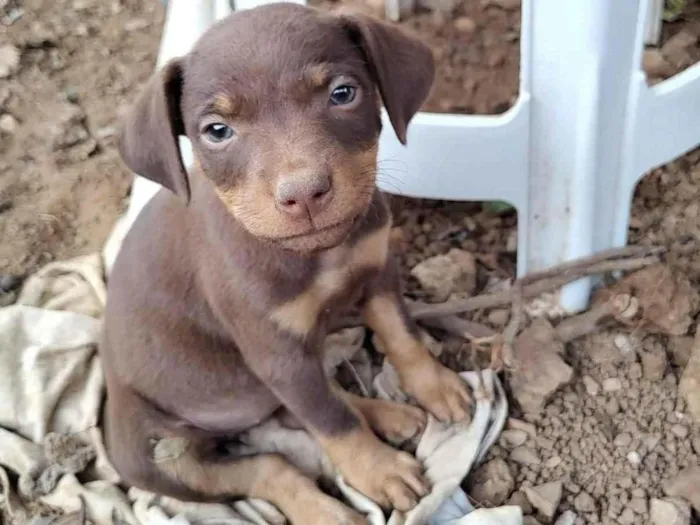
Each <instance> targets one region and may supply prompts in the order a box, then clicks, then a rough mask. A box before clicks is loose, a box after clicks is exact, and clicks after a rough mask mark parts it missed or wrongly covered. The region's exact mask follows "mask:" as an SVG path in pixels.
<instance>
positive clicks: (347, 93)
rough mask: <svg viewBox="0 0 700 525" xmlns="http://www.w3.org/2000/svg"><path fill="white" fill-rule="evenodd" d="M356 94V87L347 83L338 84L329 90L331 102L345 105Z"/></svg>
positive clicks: (353, 98)
mask: <svg viewBox="0 0 700 525" xmlns="http://www.w3.org/2000/svg"><path fill="white" fill-rule="evenodd" d="M356 96H357V88H356V87H354V86H349V85H342V86H338V87H337V88H335V89H334V90H333V91H332V92H331V104H332V105H334V106H345V105H347V104H350V103H351V102H352V101H353V100H355V97H356Z"/></svg>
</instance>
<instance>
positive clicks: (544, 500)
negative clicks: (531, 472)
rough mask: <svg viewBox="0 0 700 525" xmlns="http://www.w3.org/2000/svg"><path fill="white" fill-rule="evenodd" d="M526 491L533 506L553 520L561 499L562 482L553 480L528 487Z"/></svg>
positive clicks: (549, 519) (548, 519)
mask: <svg viewBox="0 0 700 525" xmlns="http://www.w3.org/2000/svg"><path fill="white" fill-rule="evenodd" d="M524 492H525V495H526V496H527V499H529V500H530V503H531V504H532V506H533V507H534V508H535V509H537V510H538V511H539V512H540V513H541V514H542V515H543V516H544V517H545V518H547V521H551V520H552V518H553V517H554V513H555V512H556V511H557V507H559V502H560V501H561V495H562V482H561V481H552V482H550V483H545V484H544V485H538V486H536V487H526V488H525V489H524Z"/></svg>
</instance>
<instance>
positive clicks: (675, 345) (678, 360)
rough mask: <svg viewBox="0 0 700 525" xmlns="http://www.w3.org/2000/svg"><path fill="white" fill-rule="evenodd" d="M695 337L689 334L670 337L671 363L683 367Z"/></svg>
mask: <svg viewBox="0 0 700 525" xmlns="http://www.w3.org/2000/svg"><path fill="white" fill-rule="evenodd" d="M694 342H695V338H694V337H691V336H683V337H672V338H670V339H669V343H670V344H669V346H670V350H671V355H672V357H673V364H674V365H676V366H680V367H685V365H687V364H688V361H690V354H691V353H692V351H693V344H694Z"/></svg>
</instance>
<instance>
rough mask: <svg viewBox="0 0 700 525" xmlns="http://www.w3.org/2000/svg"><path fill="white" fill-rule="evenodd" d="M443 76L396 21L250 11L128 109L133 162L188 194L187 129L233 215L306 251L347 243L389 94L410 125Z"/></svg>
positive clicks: (366, 193) (402, 130) (296, 10)
mask: <svg viewBox="0 0 700 525" xmlns="http://www.w3.org/2000/svg"><path fill="white" fill-rule="evenodd" d="M433 77H434V65H433V59H432V55H431V53H430V50H429V49H428V48H427V47H426V46H425V45H424V44H422V43H421V42H419V41H418V40H416V39H415V38H413V37H409V36H408V35H406V34H404V33H403V32H401V31H400V30H398V29H397V28H396V27H394V26H391V25H389V24H385V23H382V22H379V21H376V20H373V19H370V18H367V17H364V16H348V15H346V16H336V15H331V14H325V13H322V12H320V11H317V10H315V9H312V8H308V7H303V6H299V5H296V4H291V3H284V4H270V5H266V6H262V7H258V8H255V9H250V10H247V11H241V12H237V13H235V14H233V15H231V16H230V17H228V18H227V19H225V20H223V21H221V22H220V23H218V24H217V25H215V26H214V27H212V28H211V29H210V30H209V31H208V32H207V33H205V34H204V36H203V37H202V38H201V39H200V41H199V42H198V43H197V44H196V46H195V47H194V49H193V50H192V52H191V53H190V54H189V55H187V56H185V57H182V58H179V59H176V60H173V61H171V62H170V63H169V64H168V65H166V66H165V67H164V68H163V69H162V70H161V71H160V72H159V73H158V74H157V75H156V76H154V78H153V79H152V80H151V81H150V83H149V85H148V86H147V87H146V89H145V91H144V93H143V94H142V95H141V97H140V98H139V100H138V101H137V103H136V104H135V106H134V108H133V109H132V111H131V113H130V114H129V116H128V117H127V120H126V123H125V127H124V132H123V135H122V140H121V153H122V157H123V158H124V160H125V162H126V164H127V165H128V166H129V168H130V169H132V170H133V171H135V172H136V173H138V174H140V175H142V176H144V177H147V178H150V179H152V180H154V181H156V182H158V183H160V184H162V185H163V186H165V187H166V188H168V189H170V190H172V191H173V192H175V193H177V194H179V195H180V196H182V198H183V199H184V200H185V201H189V198H190V185H189V180H188V176H187V174H186V172H185V169H184V167H183V165H182V162H181V160H180V152H179V150H178V141H177V137H178V135H187V136H188V137H189V138H190V140H191V141H192V144H193V147H194V152H195V157H196V159H197V162H198V164H199V166H200V167H201V171H202V173H203V174H204V176H205V177H206V178H207V179H208V181H209V182H210V183H211V184H212V186H213V190H214V191H215V192H216V194H217V195H218V196H219V198H220V199H221V201H222V202H223V204H224V205H225V206H226V208H227V209H228V211H229V212H230V213H231V215H232V216H233V217H234V218H235V219H236V220H238V221H239V222H240V223H241V224H242V225H243V227H244V228H245V229H246V230H247V231H249V232H250V233H251V234H253V235H255V236H256V237H258V238H261V239H265V240H267V241H270V242H272V243H275V244H277V245H279V246H281V247H284V248H287V249H292V250H295V251H299V252H314V251H318V250H322V249H325V248H329V247H332V246H335V245H337V244H338V243H340V242H342V240H343V239H344V238H345V237H346V236H347V234H348V233H349V232H350V231H351V230H352V227H353V224H354V223H355V221H356V220H357V219H358V218H359V217H361V216H362V215H363V214H364V213H365V211H366V210H367V207H368V206H369V204H370V202H371V198H372V194H373V192H374V188H375V176H376V155H377V140H378V137H379V132H380V128H381V120H380V107H381V104H382V103H383V104H384V106H385V107H386V109H387V112H388V114H389V117H390V120H391V123H392V125H393V128H394V130H395V132H396V134H397V136H398V138H399V139H400V140H401V142H403V143H405V141H406V128H407V126H408V123H409V121H410V120H411V118H412V117H413V115H414V114H415V113H416V112H417V111H418V109H419V108H420V106H421V105H422V104H423V102H424V100H425V98H426V97H427V95H428V92H429V90H430V87H431V85H432V82H433Z"/></svg>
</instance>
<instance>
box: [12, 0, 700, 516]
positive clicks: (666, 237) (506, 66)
mask: <svg viewBox="0 0 700 525" xmlns="http://www.w3.org/2000/svg"><path fill="white" fill-rule="evenodd" d="M353 1H355V0H353ZM349 5H350V2H349V0H348V1H345V2H344V3H343V4H337V3H324V4H323V7H324V8H329V9H339V8H340V9H347V8H348V6H349ZM441 5H442V7H443V8H445V6H447V7H448V8H449V9H448V11H449V12H443V11H439V10H437V11H430V10H428V9H424V10H422V11H421V12H418V13H416V14H414V15H413V16H412V17H410V19H409V20H407V21H405V22H404V24H405V25H407V26H409V27H410V28H411V29H412V30H415V31H416V32H417V33H418V34H420V35H421V36H422V37H423V38H425V39H426V41H427V42H428V43H429V44H430V45H431V47H432V48H433V51H434V53H435V56H436V57H437V59H438V74H437V79H436V84H435V87H434V89H433V91H432V93H431V96H430V98H429V100H428V102H427V104H426V106H425V109H427V110H432V111H438V112H461V113H480V114H495V113H501V112H503V111H505V110H506V109H507V108H508V107H510V106H511V105H512V103H513V102H514V99H515V97H516V95H517V83H518V67H519V57H518V53H519V26H520V11H519V2H518V1H517V0H482V1H466V0H465V1H457V0H455V1H454V2H448V1H447V0H445V1H444V2H442V4H441ZM352 7H353V8H357V9H362V10H364V11H368V12H372V13H377V12H378V11H377V8H376V7H375V6H372V5H368V4H358V3H355V4H353V6H352ZM162 22H163V7H162V5H161V3H160V2H159V1H157V0H109V1H99V0H0V239H1V242H0V294H2V289H1V288H2V287H3V286H5V287H10V286H11V285H14V284H16V283H17V282H18V281H17V279H15V278H14V277H22V276H25V275H27V274H29V273H31V272H33V271H35V270H36V269H38V268H39V267H40V266H41V265H43V264H45V263H47V262H49V261H51V260H54V259H64V258H68V257H72V256H75V255H80V254H86V253H90V252H93V251H95V250H98V249H99V248H100V247H101V246H102V244H103V243H104V241H105V239H106V237H107V235H108V233H109V232H110V230H111V228H112V226H113V224H114V221H115V220H116V218H117V217H118V215H119V214H120V213H121V212H122V211H123V210H124V209H125V205H126V202H127V199H128V191H129V187H130V182H131V176H130V174H129V173H128V171H127V170H126V169H125V167H124V166H123V165H122V164H121V162H120V160H119V158H118V155H117V153H116V150H115V147H114V133H115V129H116V126H117V122H118V118H119V115H120V112H121V111H122V110H123V108H124V106H125V104H128V103H129V102H130V101H131V100H133V96H134V94H135V93H136V92H137V90H138V89H139V88H140V86H141V85H143V83H144V82H145V81H146V79H147V78H148V76H149V75H150V74H151V72H152V69H153V66H154V63H155V58H156V54H157V49H158V43H159V37H160V32H161V28H162ZM699 37H700V5H694V6H693V7H691V8H690V9H689V11H688V12H687V13H686V14H685V16H684V17H682V18H681V19H680V20H679V21H677V22H674V23H672V24H666V25H665V27H664V30H663V41H662V46H661V47H660V49H659V50H650V51H649V52H648V53H647V55H646V56H645V68H646V69H647V71H648V73H649V76H650V81H651V82H657V81H659V80H661V79H663V78H667V77H668V76H671V75H672V74H674V73H675V72H677V71H680V70H682V69H684V68H686V67H687V66H689V65H691V64H693V63H695V62H696V61H697V60H698V59H700V47H699V46H698V38H699ZM699 192H700V151H695V152H692V153H690V154H688V155H686V156H684V157H683V158H681V159H678V160H677V161H675V162H673V163H671V164H670V165H668V166H665V167H663V168H660V169H657V170H655V171H654V172H653V173H651V174H649V175H648V176H647V177H646V178H645V179H644V180H643V181H642V183H641V184H640V186H639V187H638V189H637V192H636V195H635V198H634V203H633V211H632V214H633V215H632V219H631V225H630V240H631V242H652V243H662V244H666V243H672V242H679V241H683V240H688V239H692V240H696V241H700V201H699V200H698V194H699ZM394 201H395V209H396V215H397V217H396V222H397V224H398V226H399V228H400V230H397V235H399V234H400V237H401V241H400V245H401V246H402V250H401V258H402V261H403V263H404V269H405V277H406V282H407V292H408V295H409V296H410V297H413V298H417V299H424V300H429V301H436V300H439V299H440V298H438V297H436V292H435V290H429V289H426V287H425V286H424V285H422V284H421V282H420V281H419V279H417V278H416V276H415V275H413V274H415V272H413V274H412V271H411V270H412V269H414V268H415V267H416V265H418V264H420V263H422V262H424V261H426V260H428V259H430V258H432V257H435V256H437V255H440V254H445V253H446V252H448V251H449V250H451V249H453V248H458V249H461V250H464V251H465V252H468V253H470V254H472V255H473V256H474V261H475V263H476V265H475V268H476V270H475V272H474V276H473V277H474V280H473V283H472V285H471V287H472V290H471V291H473V290H474V289H477V290H482V289H483V288H484V287H485V286H492V285H494V283H497V282H498V281H499V280H503V279H506V278H508V277H512V276H513V275H514V270H515V247H516V237H515V227H516V221H517V218H516V217H515V214H514V213H511V212H506V213H504V214H497V213H492V212H489V211H488V210H485V209H484V208H483V207H482V205H481V204H479V203H445V202H431V201H418V200H404V199H400V198H395V199H394ZM674 268H675V269H677V270H679V271H680V272H681V273H684V274H685V275H687V277H688V279H689V282H690V283H691V284H692V286H694V287H695V288H697V287H698V285H700V264H698V262H697V258H683V257H680V256H679V257H677V258H676V260H675V262H674ZM442 299H443V300H444V297H442ZM697 313H698V312H697V311H694V312H693V317H694V316H695V315H697ZM476 318H477V320H479V321H483V322H485V323H487V324H489V325H490V326H493V327H496V328H498V327H499V326H500V327H502V325H503V324H504V323H505V321H506V320H507V315H506V316H505V317H504V314H503V312H502V311H500V313H499V311H498V310H495V311H492V312H489V313H484V314H483V318H480V317H478V316H477V317H476ZM684 330H685V331H683V333H674V334H668V333H654V334H650V333H646V332H643V331H641V332H640V331H634V330H632V331H630V330H627V331H620V330H617V331H609V332H603V333H599V334H596V335H594V336H589V337H586V338H584V339H582V340H579V341H577V342H574V343H572V344H569V345H568V346H567V348H566V351H565V354H564V359H565V361H566V363H567V364H568V365H570V366H571V368H572V369H573V370H574V374H573V379H572V380H571V381H569V382H568V384H566V385H565V386H563V387H562V388H561V389H559V390H558V391H557V392H556V393H555V394H554V396H553V397H552V398H551V399H550V400H549V402H548V404H547V406H546V408H545V409H544V411H542V412H541V413H540V414H539V415H536V416H528V417H525V416H519V415H518V414H517V413H516V414H515V415H516V416H518V417H521V418H522V419H527V421H521V420H515V421H512V422H511V423H510V425H509V434H507V435H506V437H504V439H503V440H502V442H501V443H500V445H499V446H497V447H495V449H494V450H493V452H492V454H491V457H490V460H489V462H488V463H487V465H486V466H485V467H484V468H485V469H487V470H484V471H483V472H482V473H481V474H482V478H485V479H491V480H497V481H499V482H500V485H499V486H498V488H499V490H497V491H495V492H494V491H493V490H491V489H489V487H486V488H485V487H484V480H483V479H480V477H479V475H476V476H475V477H474V479H472V480H471V485H470V486H471V488H472V489H473V490H472V496H473V497H474V499H475V500H476V501H477V502H478V503H479V504H483V505H499V504H502V503H504V502H505V501H512V502H515V503H518V504H521V506H523V508H524V510H525V511H526V513H527V514H528V515H530V514H531V516H530V517H529V518H528V519H529V520H530V521H529V524H530V525H532V524H535V523H538V522H541V523H543V524H544V523H548V522H549V521H551V516H547V512H543V510H542V508H537V505H535V507H536V508H535V509H533V508H532V502H533V500H537V496H538V494H539V495H540V496H541V495H542V494H545V496H548V497H549V496H551V494H550V493H551V492H552V491H553V492H554V496H552V497H553V498H554V499H555V500H556V501H555V510H556V511H555V512H554V514H555V515H556V516H558V515H559V514H560V513H561V512H562V511H565V510H567V509H572V510H573V511H574V512H575V513H576V514H577V516H578V518H577V520H576V521H575V523H606V524H607V523H622V524H626V523H627V524H632V523H647V521H648V520H649V519H650V505H651V500H652V499H653V498H660V497H663V495H664V487H665V486H666V484H667V481H668V480H669V479H673V478H674V477H676V476H677V475H678V474H679V473H680V472H681V471H682V470H683V469H685V468H686V467H689V466H692V465H697V464H699V462H700V459H699V456H700V437H699V436H700V435H699V434H698V426H697V425H694V424H693V422H692V418H691V417H690V416H689V415H688V411H687V407H686V404H685V402H684V401H683V399H682V398H681V396H680V395H679V394H678V382H679V380H680V377H681V374H682V372H683V369H684V367H685V366H686V364H687V360H688V353H689V351H690V350H689V348H690V346H691V344H690V341H692V337H693V335H694V332H695V328H694V323H691V324H690V325H689V327H686V328H685V329H684ZM448 346H449V345H448ZM630 349H631V350H630ZM455 351H456V350H455ZM460 352H461V353H460ZM467 353H468V352H467ZM456 355H457V356H462V357H463V356H464V355H466V353H465V352H464V349H463V348H462V349H460V350H459V352H457V354H456ZM460 358H461V357H460ZM465 359H466V358H465ZM452 361H453V362H455V359H453V360H452ZM465 363H466V361H465V362H463V363H459V359H457V364H456V365H455V366H460V365H462V366H463V365H465ZM543 484H544V486H543ZM491 488H493V487H491ZM557 490H561V498H560V499H559V498H557V497H556V496H557ZM696 490H697V485H696ZM533 491H534V492H536V494H534V495H533ZM526 493H527V495H526ZM477 496H478V497H477ZM696 497H697V492H696ZM545 499H546V498H545ZM550 499H551V498H550ZM540 507H542V506H541V505H540ZM536 519H537V520H539V521H535V520H536ZM696 522H697V521H696Z"/></svg>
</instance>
